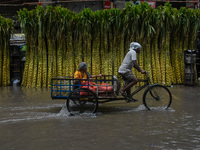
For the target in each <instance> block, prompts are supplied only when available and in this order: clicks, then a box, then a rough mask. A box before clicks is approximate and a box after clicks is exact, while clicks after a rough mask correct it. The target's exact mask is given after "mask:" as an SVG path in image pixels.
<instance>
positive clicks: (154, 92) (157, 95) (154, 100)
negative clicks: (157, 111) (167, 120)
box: [143, 85, 172, 110]
mask: <svg viewBox="0 0 200 150" xmlns="http://www.w3.org/2000/svg"><path fill="white" fill-rule="evenodd" d="M171 103H172V95H171V92H170V91H169V89H168V88H167V87H164V86H162V85H152V86H150V87H149V88H148V89H147V90H146V91H145V92H144V95H143V104H144V106H145V107H146V108H147V109H148V110H151V109H153V108H155V107H156V108H162V109H167V108H168V107H170V105H171Z"/></svg>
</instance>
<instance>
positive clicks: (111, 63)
mask: <svg viewBox="0 0 200 150" xmlns="http://www.w3.org/2000/svg"><path fill="white" fill-rule="evenodd" d="M18 19H19V21H20V22H21V27H22V28H23V31H24V33H25V35H26V43H27V53H26V63H25V70H24V75H23V82H22V85H24V86H26V87H50V86H51V85H50V84H51V82H50V81H51V78H54V77H58V76H73V74H74V72H75V71H76V70H77V68H78V65H79V63H80V62H82V61H85V62H87V64H88V71H89V72H90V73H91V74H99V73H102V74H109V75H110V74H113V75H116V76H117V72H118V68H119V66H120V65H121V63H122V61H123V58H124V56H125V54H126V53H127V52H128V49H129V44H130V43H131V42H132V41H137V42H139V43H140V44H141V45H142V52H141V53H140V54H138V56H137V59H138V63H139V65H140V66H141V68H143V69H145V70H147V71H148V72H149V73H150V78H151V80H152V82H153V83H157V82H158V83H160V84H163V85H167V86H169V85H171V84H180V83H183V81H184V62H183V61H184V60H183V51H184V50H188V49H194V48H195V43H194V42H195V39H196V34H197V30H198V27H199V19H200V11H199V10H194V9H186V8H184V7H183V8H180V9H176V8H173V7H171V5H170V4H169V3H166V4H165V6H160V7H158V8H157V9H154V8H152V7H150V5H149V4H147V3H142V4H141V5H136V6H133V7H132V6H131V5H129V4H128V5H127V6H126V8H125V9H123V10H119V9H109V10H98V11H95V12H93V11H92V10H91V9H90V8H86V9H84V10H83V11H82V12H80V13H75V12H72V11H70V10H68V9H67V8H63V7H61V6H56V7H52V6H48V7H47V8H46V9H44V8H43V7H42V6H37V7H36V9H33V10H31V11H28V10H27V9H23V10H20V11H19V12H18ZM133 73H134V74H135V75H136V76H137V77H138V78H143V75H141V74H140V73H138V72H137V71H135V70H133Z"/></svg>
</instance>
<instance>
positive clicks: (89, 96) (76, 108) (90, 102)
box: [66, 88, 98, 115]
mask: <svg viewBox="0 0 200 150" xmlns="http://www.w3.org/2000/svg"><path fill="white" fill-rule="evenodd" d="M66 105H67V110H68V111H69V112H70V114H71V115H77V114H81V113H95V112H96V110H97V107H98V99H97V96H96V94H95V93H94V92H92V91H91V90H89V89H86V88H78V89H76V90H74V91H73V92H71V93H70V95H69V96H68V98H67V102H66Z"/></svg>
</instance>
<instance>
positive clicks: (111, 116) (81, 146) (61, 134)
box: [0, 86, 200, 150]
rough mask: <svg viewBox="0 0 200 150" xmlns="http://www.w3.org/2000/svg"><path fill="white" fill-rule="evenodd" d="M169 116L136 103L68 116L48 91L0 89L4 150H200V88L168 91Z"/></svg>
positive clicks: (115, 104) (0, 138)
mask: <svg viewBox="0 0 200 150" xmlns="http://www.w3.org/2000/svg"><path fill="white" fill-rule="evenodd" d="M170 90H171V92H172V94H173V102H172V105H171V107H170V108H169V109H168V110H163V109H162V108H157V109H153V110H152V111H148V110H146V108H145V107H144V106H143V104H142V101H141V99H142V95H138V97H137V99H139V100H140V101H139V102H138V103H125V101H116V102H111V103H106V104H102V105H100V106H99V108H98V113H97V114H96V115H91V114H82V115H80V116H70V115H69V113H67V110H66V106H65V101H63V100H51V98H50V90H49V89H27V88H23V87H18V86H13V87H12V86H11V87H0V95H1V96H0V132H1V134H0V148H1V149H2V150H4V149H5V150H7V149H9V150H10V149H15V150H21V149H22V148H23V149H28V150H32V149H33V150H35V149H48V150H53V149H58V150H59V149H61V150H63V149H68V150H73V149H74V150H86V149H87V150H89V149H92V150H93V149H95V150H100V149H101V150H102V149H109V150H110V149H116V150H118V149H119V150H122V149H123V150H129V149H130V150H132V149H147V150H148V149H162V150H163V149H167V150H168V149H200V113H199V112H200V110H199V107H200V94H199V91H200V87H185V86H174V87H173V88H170Z"/></svg>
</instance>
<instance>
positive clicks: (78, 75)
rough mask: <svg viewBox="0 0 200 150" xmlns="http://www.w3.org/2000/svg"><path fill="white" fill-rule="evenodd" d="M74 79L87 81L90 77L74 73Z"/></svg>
mask: <svg viewBox="0 0 200 150" xmlns="http://www.w3.org/2000/svg"><path fill="white" fill-rule="evenodd" d="M74 78H75V79H83V78H85V79H87V78H88V75H87V74H86V73H85V72H84V73H83V74H82V73H81V71H76V72H75V73H74Z"/></svg>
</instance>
